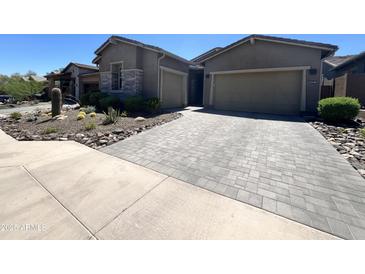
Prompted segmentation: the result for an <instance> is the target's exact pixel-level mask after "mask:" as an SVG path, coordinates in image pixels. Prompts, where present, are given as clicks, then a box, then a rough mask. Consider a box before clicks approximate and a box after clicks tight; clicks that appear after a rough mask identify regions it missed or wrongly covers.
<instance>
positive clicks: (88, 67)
mask: <svg viewBox="0 0 365 274" xmlns="http://www.w3.org/2000/svg"><path fill="white" fill-rule="evenodd" d="M71 65H74V66H76V67H78V68H83V69H89V70H94V71H99V69H98V67H96V66H93V65H86V64H80V63H75V62H71V63H69V64H68V65H67V66H66V67H65V68H64V69H63V70H62V72H65V71H66V70H67V69H68V68H69V67H70V66H71Z"/></svg>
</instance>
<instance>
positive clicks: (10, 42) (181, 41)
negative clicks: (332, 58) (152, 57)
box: [0, 34, 365, 75]
mask: <svg viewBox="0 0 365 274" xmlns="http://www.w3.org/2000/svg"><path fill="white" fill-rule="evenodd" d="M109 36H110V35H100V34H97V35H0V74H7V75H10V74H12V73H14V72H20V73H25V72H27V71H28V70H33V71H35V72H37V73H38V74H40V75H44V74H45V73H46V72H49V71H52V70H54V69H57V68H60V67H64V66H66V65H67V64H68V63H69V62H70V61H74V62H79V63H85V64H90V63H91V60H92V59H93V58H94V57H95V55H94V51H95V49H97V48H98V47H99V46H100V45H101V44H102V43H103V42H104V41H105V40H106V39H107V38H108V37H109ZM122 36H125V37H128V38H131V39H135V40H138V41H141V42H144V43H147V44H151V45H155V46H159V47H161V48H164V49H165V50H168V51H171V52H173V53H175V54H177V55H180V56H182V57H184V58H186V59H191V58H193V57H195V56H197V55H199V54H201V53H203V52H205V51H207V50H209V49H211V48H213V47H218V46H221V47H222V46H226V45H228V44H230V43H232V42H234V41H236V40H238V39H241V38H243V37H244V36H246V35H245V34H239V35H237V34H232V35H231V34H217V35H215V34H214V35H213V34H207V35H198V34H191V35H185V34H172V35H170V34H156V35H155V34H146V35H142V34H136V35H122ZM275 36H280V37H287V38H294V39H303V40H308V41H314V42H323V43H330V44H335V45H338V46H339V50H338V51H337V53H336V55H347V54H356V53H359V52H361V51H365V35H319V34H313V35H310V34H303V35H283V34H277V35H276V34H275Z"/></svg>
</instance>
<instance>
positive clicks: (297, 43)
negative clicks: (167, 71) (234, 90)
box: [200, 34, 338, 62]
mask: <svg viewBox="0 0 365 274" xmlns="http://www.w3.org/2000/svg"><path fill="white" fill-rule="evenodd" d="M251 40H263V41H270V42H277V43H283V44H290V45H295V46H302V47H310V48H317V49H321V50H324V51H325V52H326V53H325V56H329V55H330V54H332V53H334V52H335V51H336V50H337V49H338V47H337V46H336V45H331V44H324V43H318V42H310V41H304V40H297V39H289V38H282V37H276V36H267V35H257V34H253V35H250V36H247V37H244V38H243V39H240V40H238V41H236V42H234V43H232V44H230V45H228V46H226V47H224V48H221V49H220V50H218V51H217V52H216V53H215V54H210V55H209V56H208V57H205V58H202V60H200V62H205V61H207V60H209V59H211V58H214V57H215V56H217V55H219V54H221V53H223V52H226V51H228V50H230V49H232V48H234V47H236V46H239V45H241V44H243V43H246V42H248V41H251Z"/></svg>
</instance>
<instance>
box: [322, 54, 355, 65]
mask: <svg viewBox="0 0 365 274" xmlns="http://www.w3.org/2000/svg"><path fill="white" fill-rule="evenodd" d="M352 57H354V55H346V56H330V57H327V58H326V59H325V60H324V62H326V63H327V64H329V65H331V66H332V67H337V66H339V65H341V64H342V63H344V62H346V61H348V60H349V59H351V58H352Z"/></svg>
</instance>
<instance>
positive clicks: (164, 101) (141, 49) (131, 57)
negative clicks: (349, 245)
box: [93, 36, 192, 108]
mask: <svg viewBox="0 0 365 274" xmlns="http://www.w3.org/2000/svg"><path fill="white" fill-rule="evenodd" d="M95 54H96V57H95V58H94V60H93V63H94V64H96V65H97V66H98V68H99V73H100V83H99V86H100V90H101V91H102V92H107V93H109V94H113V95H116V96H118V97H120V98H121V99H123V98H125V97H127V96H135V95H141V96H143V97H145V98H152V97H157V98H159V99H160V101H161V106H162V107H163V108H172V107H183V106H186V105H187V104H188V73H189V66H190V65H191V64H192V62H190V61H188V60H185V59H184V58H181V57H179V56H177V55H175V54H173V53H171V52H168V51H166V50H164V49H161V48H159V47H156V46H152V45H147V44H144V43H141V42H138V41H135V40H131V39H127V38H124V37H120V36H111V37H110V38H109V39H108V40H107V41H105V42H104V43H103V44H102V45H101V46H100V47H99V48H98V49H97V50H96V51H95Z"/></svg>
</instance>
